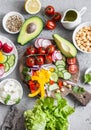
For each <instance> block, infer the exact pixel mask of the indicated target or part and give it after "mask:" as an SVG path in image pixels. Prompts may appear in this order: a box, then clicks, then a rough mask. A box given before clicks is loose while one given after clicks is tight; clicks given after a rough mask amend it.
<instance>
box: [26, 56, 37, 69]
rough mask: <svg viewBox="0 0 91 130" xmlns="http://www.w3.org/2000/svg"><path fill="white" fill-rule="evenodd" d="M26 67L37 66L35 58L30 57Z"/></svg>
mask: <svg viewBox="0 0 91 130" xmlns="http://www.w3.org/2000/svg"><path fill="white" fill-rule="evenodd" d="M26 65H27V66H28V67H33V66H34V65H35V58H34V57H32V56H31V57H28V58H27V59H26Z"/></svg>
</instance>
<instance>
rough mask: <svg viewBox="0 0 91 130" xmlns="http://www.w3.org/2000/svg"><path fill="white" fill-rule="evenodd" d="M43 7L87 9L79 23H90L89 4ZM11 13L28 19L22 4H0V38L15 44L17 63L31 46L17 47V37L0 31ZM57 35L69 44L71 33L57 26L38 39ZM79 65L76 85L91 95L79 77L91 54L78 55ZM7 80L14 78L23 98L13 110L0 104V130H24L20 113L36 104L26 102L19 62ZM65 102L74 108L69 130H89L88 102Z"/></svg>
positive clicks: (49, 1)
mask: <svg viewBox="0 0 91 130" xmlns="http://www.w3.org/2000/svg"><path fill="white" fill-rule="evenodd" d="M40 1H41V4H42V10H43V9H44V8H45V7H46V6H47V5H53V6H54V7H55V10H56V11H58V12H61V13H63V12H64V11H65V10H66V9H68V8H75V9H77V10H80V9H81V8H82V7H83V6H86V7H87V12H86V13H85V14H84V15H83V17H82V22H86V21H91V0H40ZM42 10H41V11H40V13H39V14H37V15H39V16H41V17H42V18H43V15H42ZM10 11H18V12H20V13H22V14H23V16H24V17H25V19H26V18H28V17H29V16H30V15H29V14H27V13H26V12H25V11H24V0H3V1H2V0H0V35H3V36H6V37H7V38H9V39H10V40H12V41H13V42H14V44H15V45H16V47H17V50H18V55H19V60H20V59H21V57H22V55H23V53H24V51H25V49H26V47H27V46H28V45H29V44H31V43H29V44H27V45H25V46H20V45H19V44H18V43H17V35H12V34H8V33H7V32H5V31H4V29H3V28H2V19H3V16H4V15H5V14H6V13H7V12H10ZM54 33H58V34H60V35H61V36H63V37H64V38H66V39H68V40H69V41H70V42H72V33H73V31H68V30H66V29H64V28H63V27H62V25H61V23H59V24H58V25H57V28H56V29H55V30H53V31H48V30H43V31H42V33H41V34H40V36H39V37H44V38H48V39H50V38H52V34H54ZM77 57H78V61H79V66H80V78H79V81H78V84H79V85H81V86H84V88H85V89H86V90H88V91H89V92H91V86H90V85H85V84H84V83H83V82H82V76H83V74H84V72H85V70H86V69H87V68H88V67H91V54H85V53H81V52H79V51H78V55H77ZM6 78H14V79H17V80H18V81H20V82H21V84H22V87H23V90H24V95H23V98H22V100H21V102H20V104H18V105H14V106H5V105H3V104H1V103H0V126H1V127H0V130H25V128H24V122H23V121H24V119H23V111H24V110H26V109H31V108H32V107H33V105H34V103H35V100H36V98H33V99H31V98H30V99H29V98H28V97H27V94H28V89H27V88H26V87H25V86H24V84H23V83H22V81H21V79H20V76H19V62H18V64H17V66H16V68H15V70H14V71H13V72H12V73H11V74H10V75H9V76H7V77H6ZM67 100H68V102H69V103H70V105H72V106H74V107H75V113H74V114H73V115H71V116H70V118H69V122H70V127H69V130H91V102H90V103H89V104H88V105H87V106H86V107H83V106H81V105H80V104H79V103H78V102H77V101H76V100H75V99H74V98H73V97H71V96H67Z"/></svg>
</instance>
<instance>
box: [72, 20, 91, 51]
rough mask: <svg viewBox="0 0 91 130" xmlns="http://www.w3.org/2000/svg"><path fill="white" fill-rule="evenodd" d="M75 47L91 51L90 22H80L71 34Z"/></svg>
mask: <svg viewBox="0 0 91 130" xmlns="http://www.w3.org/2000/svg"><path fill="white" fill-rule="evenodd" d="M72 40H73V43H74V45H75V47H76V48H77V49H78V50H79V51H81V52H85V53H91V22H85V23H82V24H80V25H79V26H78V27H77V28H76V29H75V30H74V32H73V36H72Z"/></svg>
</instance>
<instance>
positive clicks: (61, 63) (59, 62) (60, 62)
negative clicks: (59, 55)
mask: <svg viewBox="0 0 91 130" xmlns="http://www.w3.org/2000/svg"><path fill="white" fill-rule="evenodd" d="M55 64H56V66H58V65H63V66H65V65H66V64H65V61H64V60H57V61H56V63H55Z"/></svg>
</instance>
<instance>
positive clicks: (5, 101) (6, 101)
mask: <svg viewBox="0 0 91 130" xmlns="http://www.w3.org/2000/svg"><path fill="white" fill-rule="evenodd" d="M10 98H11V96H10V95H9V94H8V95H7V97H6V98H5V100H4V103H5V104H7V103H8V101H9V100H10Z"/></svg>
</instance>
